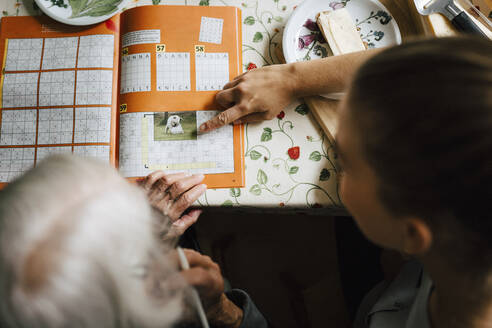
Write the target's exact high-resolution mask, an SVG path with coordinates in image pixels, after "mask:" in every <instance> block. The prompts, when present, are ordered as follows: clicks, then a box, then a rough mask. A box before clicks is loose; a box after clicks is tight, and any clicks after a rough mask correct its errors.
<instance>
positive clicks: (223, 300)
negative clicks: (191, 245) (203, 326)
mask: <svg viewBox="0 0 492 328" xmlns="http://www.w3.org/2000/svg"><path fill="white" fill-rule="evenodd" d="M183 251H184V253H185V255H186V259H187V260H188V263H189V264H190V269H188V270H183V271H182V272H181V275H182V276H183V278H184V279H185V280H186V282H187V283H188V284H190V285H191V286H193V287H195V288H196V290H197V291H198V294H199V295H200V299H201V300H202V303H203V307H204V308H205V312H206V313H207V319H208V320H209V321H210V323H211V324H212V326H216V327H228V328H237V327H239V326H240V325H241V321H242V319H243V315H244V313H243V310H241V309H240V308H239V307H238V306H236V305H235V304H234V303H233V302H232V301H231V300H229V299H228V298H227V296H226V295H225V294H224V278H222V274H221V273H220V267H219V265H218V264H217V263H215V262H214V261H212V259H211V258H210V257H208V256H206V255H202V254H200V253H198V252H196V251H193V250H191V249H184V250H183Z"/></svg>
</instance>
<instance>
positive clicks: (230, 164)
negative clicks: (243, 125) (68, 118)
mask: <svg viewBox="0 0 492 328" xmlns="http://www.w3.org/2000/svg"><path fill="white" fill-rule="evenodd" d="M217 113H218V112H217V111H197V112H196V116H197V126H198V125H200V124H201V123H203V122H205V121H207V120H208V119H210V118H212V117H214V116H215V115H216V114H217ZM153 114H154V113H126V114H123V115H121V116H120V157H119V169H120V172H121V174H123V176H126V177H134V176H145V175H147V174H149V173H151V172H152V171H153V170H156V169H164V170H168V171H187V172H190V173H203V174H216V173H231V172H234V142H233V128H232V126H231V125H227V126H224V127H222V128H220V129H217V130H215V131H213V132H211V133H210V134H209V133H207V134H199V135H198V137H197V140H178V141H155V140H154V132H153V129H154V122H153V119H154V115H153Z"/></svg>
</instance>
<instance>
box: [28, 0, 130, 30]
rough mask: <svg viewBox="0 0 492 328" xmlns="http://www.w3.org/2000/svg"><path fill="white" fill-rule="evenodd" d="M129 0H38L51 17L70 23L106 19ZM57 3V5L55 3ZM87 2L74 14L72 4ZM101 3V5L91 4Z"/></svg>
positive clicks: (118, 10)
mask: <svg viewBox="0 0 492 328" xmlns="http://www.w3.org/2000/svg"><path fill="white" fill-rule="evenodd" d="M128 1H129V0H36V4H37V5H38V7H39V8H40V9H41V10H42V11H43V12H44V13H45V14H46V15H48V16H49V17H51V18H53V19H54V20H57V21H59V22H62V23H65V24H69V25H91V24H96V23H99V22H102V21H105V20H107V19H109V18H111V17H113V16H114V15H115V14H117V13H118V12H120V11H121V10H122V9H123V8H124V7H125V5H126V4H127V3H128ZM54 3H56V4H57V5H55V4H54ZM75 4H77V5H80V4H85V5H84V6H83V8H80V10H76V13H75V16H73V15H72V14H73V10H72V5H75ZM91 4H101V6H97V7H96V6H91Z"/></svg>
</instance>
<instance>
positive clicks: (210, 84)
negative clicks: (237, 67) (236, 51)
mask: <svg viewBox="0 0 492 328" xmlns="http://www.w3.org/2000/svg"><path fill="white" fill-rule="evenodd" d="M195 70H196V90H197V91H211V90H222V88H223V87H224V85H225V84H226V83H227V82H229V54H228V53H225V52H224V53H220V52H217V53H197V54H195Z"/></svg>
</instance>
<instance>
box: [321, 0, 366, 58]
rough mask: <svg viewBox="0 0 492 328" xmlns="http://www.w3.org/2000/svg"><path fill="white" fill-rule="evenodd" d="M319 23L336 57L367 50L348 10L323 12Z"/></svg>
mask: <svg viewBox="0 0 492 328" xmlns="http://www.w3.org/2000/svg"><path fill="white" fill-rule="evenodd" d="M317 21H318V25H319V27H320V29H321V32H322V33H323V35H324V37H325V39H326V41H328V44H329V45H330V48H331V50H332V51H333V54H334V55H341V54H347V53H350V52H355V51H360V50H365V49H366V47H365V46H364V43H363V42H362V40H361V38H360V35H359V32H358V31H357V28H356V27H355V24H354V22H353V20H352V17H350V14H349V12H348V10H347V9H345V8H341V9H337V10H334V11H324V12H321V13H319V15H318V19H317Z"/></svg>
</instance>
